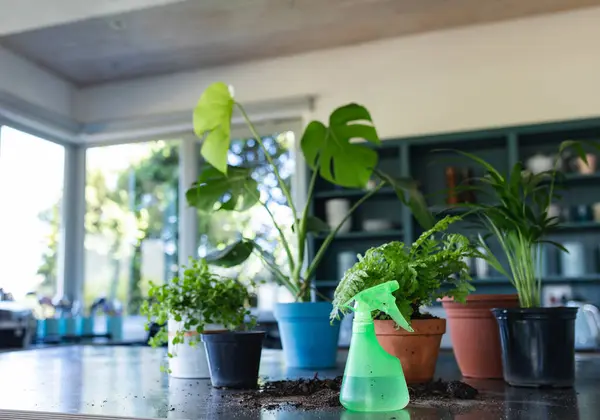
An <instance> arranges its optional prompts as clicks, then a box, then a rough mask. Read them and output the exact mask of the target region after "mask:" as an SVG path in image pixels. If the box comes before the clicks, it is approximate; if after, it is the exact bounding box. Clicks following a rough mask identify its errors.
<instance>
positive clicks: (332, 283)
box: [314, 280, 339, 287]
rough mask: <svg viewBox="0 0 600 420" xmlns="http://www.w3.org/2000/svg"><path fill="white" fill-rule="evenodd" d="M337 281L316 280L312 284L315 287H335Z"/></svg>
mask: <svg viewBox="0 0 600 420" xmlns="http://www.w3.org/2000/svg"><path fill="white" fill-rule="evenodd" d="M338 284H339V281H337V280H317V281H315V282H314V285H315V286H316V287H337V285H338Z"/></svg>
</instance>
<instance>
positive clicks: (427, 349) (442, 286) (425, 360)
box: [331, 216, 479, 383]
mask: <svg viewBox="0 0 600 420" xmlns="http://www.w3.org/2000/svg"><path fill="white" fill-rule="evenodd" d="M458 220H460V216H447V217H445V218H444V219H442V220H440V221H439V222H437V223H436V224H435V225H434V227H433V228H432V229H430V230H428V231H426V232H424V233H423V234H422V235H421V236H420V237H419V238H418V239H417V240H416V241H415V242H414V243H413V244H412V245H410V246H408V245H405V244H403V243H401V242H390V243H387V244H385V245H381V246H379V247H376V248H371V249H369V250H368V251H367V252H366V253H365V255H364V256H359V261H358V262H357V263H356V264H355V265H354V266H353V267H352V268H351V269H350V270H348V271H347V272H346V274H345V275H344V278H343V279H342V281H341V282H340V284H339V285H338V287H337V289H336V290H335V294H334V300H333V305H334V309H333V311H332V313H331V318H332V319H335V318H337V317H338V316H339V313H344V312H347V311H348V308H347V307H346V306H345V304H346V302H348V301H349V300H350V299H351V298H352V296H355V295H356V294H357V293H358V292H360V291H362V290H364V289H367V288H369V287H373V286H376V285H378V284H382V283H385V282H387V281H390V280H396V281H398V283H399V284H400V289H399V290H397V291H396V292H395V293H394V295H395V297H396V305H397V306H398V309H399V310H400V312H401V313H402V315H403V316H404V317H405V318H406V319H407V320H409V321H410V324H411V327H412V328H413V330H414V332H413V333H409V332H404V330H403V329H399V328H398V326H397V325H395V323H394V322H393V321H391V320H390V319H389V317H388V316H387V315H386V314H384V313H374V314H373V315H374V320H375V332H376V334H377V338H378V340H379V343H380V344H381V346H382V347H383V348H384V349H385V350H386V351H387V352H388V353H390V354H393V355H395V356H396V357H398V358H399V359H400V361H401V362H402V367H403V369H404V375H405V377H406V381H407V382H409V383H419V382H427V381H430V380H431V379H432V378H433V374H434V372H435V365H436V361H437V357H438V353H439V349H440V342H441V339H442V335H443V334H444V332H445V331H446V320H445V319H441V318H436V317H433V316H431V315H430V314H427V313H423V312H421V306H422V305H426V304H429V303H432V302H434V301H435V300H436V299H439V298H441V297H444V296H451V297H453V298H454V299H455V300H456V301H458V302H464V300H465V298H466V297H467V295H468V294H469V293H470V292H471V291H472V290H474V288H473V286H472V285H471V284H470V280H471V277H470V275H469V268H468V265H467V264H466V262H465V260H466V259H467V258H471V257H475V256H478V255H479V254H478V251H477V250H476V249H475V248H474V247H473V246H472V245H471V243H470V241H469V240H468V239H467V238H466V237H465V236H463V235H460V234H455V233H445V230H446V229H447V228H448V226H449V225H450V224H452V223H454V222H456V221H458ZM434 235H437V237H435V236H434Z"/></svg>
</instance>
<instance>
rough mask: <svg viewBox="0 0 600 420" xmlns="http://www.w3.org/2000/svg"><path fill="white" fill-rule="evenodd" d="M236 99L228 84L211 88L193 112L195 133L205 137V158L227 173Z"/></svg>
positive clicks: (203, 153)
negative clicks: (232, 117)
mask: <svg viewBox="0 0 600 420" xmlns="http://www.w3.org/2000/svg"><path fill="white" fill-rule="evenodd" d="M233 104H234V100H233V97H232V96H231V94H230V92H229V88H228V87H227V85H226V84H225V83H220V82H219V83H213V84H212V85H210V86H209V87H208V88H207V89H206V90H205V91H204V93H202V96H201V97H200V100H199V101H198V104H197V105H196V108H195V109H194V132H195V133H196V135H197V136H198V137H200V138H204V141H203V143H202V149H201V153H202V156H204V159H206V161H207V162H208V163H210V164H211V165H212V166H214V167H215V168H217V169H218V170H219V171H221V172H222V173H224V174H227V169H228V167H227V151H228V150H229V143H230V142H231V114H232V113H233Z"/></svg>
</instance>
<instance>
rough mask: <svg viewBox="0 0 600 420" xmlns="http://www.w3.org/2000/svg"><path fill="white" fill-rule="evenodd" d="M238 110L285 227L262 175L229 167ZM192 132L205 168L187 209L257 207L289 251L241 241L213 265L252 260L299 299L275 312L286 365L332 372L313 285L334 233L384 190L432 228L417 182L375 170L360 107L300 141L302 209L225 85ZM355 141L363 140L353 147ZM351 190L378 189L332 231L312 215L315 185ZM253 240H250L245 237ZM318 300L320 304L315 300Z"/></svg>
mask: <svg viewBox="0 0 600 420" xmlns="http://www.w3.org/2000/svg"><path fill="white" fill-rule="evenodd" d="M234 110H235V111H236V112H239V114H240V115H241V117H242V118H243V119H244V121H245V122H246V125H247V126H248V129H249V130H250V132H251V133H252V137H253V139H252V141H253V142H256V144H258V146H259V148H260V151H261V153H262V154H264V158H265V159H266V161H267V162H268V164H269V170H270V173H269V177H268V178H270V180H274V183H276V185H277V187H278V188H279V189H280V190H281V193H282V195H283V196H284V197H285V201H286V205H287V206H288V207H289V209H290V211H291V213H292V215H293V216H292V217H291V220H292V221H291V223H288V225H285V224H284V223H282V222H281V219H279V220H278V219H277V218H276V217H275V215H274V214H273V212H272V211H271V209H270V208H269V206H268V204H267V203H266V202H265V200H264V199H263V198H261V193H260V189H259V184H260V183H261V182H267V181H266V178H267V177H265V176H264V174H263V177H262V178H261V177H258V176H256V173H255V172H253V168H251V167H242V166H232V165H230V164H229V160H228V153H229V149H230V144H231V118H232V115H233V113H234ZM194 130H195V133H196V135H197V136H198V137H200V138H201V139H202V140H203V144H202V148H201V153H202V156H203V158H204V159H205V160H206V162H207V166H206V168H205V169H204V170H203V171H202V173H201V174H200V176H199V178H198V181H197V182H196V183H194V184H193V185H192V186H191V188H190V189H189V190H188V191H187V192H186V198H187V202H188V204H189V205H191V206H193V207H196V208H197V209H198V210H199V211H200V212H204V213H212V212H215V211H227V212H243V211H245V210H248V209H249V208H251V207H253V206H255V205H256V204H260V205H262V206H263V207H264V208H265V210H266V211H265V213H266V215H268V217H269V218H270V223H272V224H273V226H274V227H275V230H276V232H277V235H278V240H279V242H280V245H281V247H282V248H283V250H284V255H285V259H284V261H283V262H281V261H277V260H276V259H275V258H274V256H273V255H272V253H269V252H267V251H265V249H263V247H261V246H260V244H259V243H257V241H254V240H252V239H250V238H247V237H244V235H243V233H240V235H239V240H238V241H236V242H234V243H232V244H229V245H228V246H227V247H226V248H225V249H223V250H221V251H219V252H218V253H217V254H213V255H209V256H207V260H208V261H209V262H210V263H212V264H217V265H221V266H225V267H232V266H236V265H238V264H241V263H243V262H244V261H245V260H246V259H247V258H248V257H249V256H250V255H252V254H255V255H257V256H258V258H260V260H261V261H262V262H263V263H264V265H265V267H267V268H268V269H269V271H270V272H271V273H272V277H273V279H274V280H275V281H276V282H277V283H278V284H280V285H282V286H285V287H286V288H287V289H288V290H289V292H290V293H291V295H292V296H293V297H294V300H295V302H293V303H279V304H277V305H276V307H275V317H276V319H277V321H278V326H279V331H280V335H281V341H282V346H283V351H284V357H285V361H286V364H287V366H288V367H296V368H311V369H317V368H327V367H332V366H335V364H336V352H337V343H338V335H339V323H333V324H331V323H330V322H329V313H330V312H331V310H332V309H333V307H332V305H331V303H330V302H329V301H327V300H326V299H325V298H324V296H321V295H319V294H318V293H317V292H316V290H315V289H314V287H312V279H313V278H314V275H315V270H316V269H317V267H318V265H319V264H320V263H321V261H322V259H323V257H324V255H325V252H326V250H327V248H328V247H329V245H330V244H331V242H332V240H333V239H334V237H335V235H336V234H337V232H338V231H339V230H340V229H341V228H342V226H343V225H344V223H345V222H346V221H347V220H349V218H350V217H351V214H352V213H353V212H354V211H355V210H356V209H357V208H358V207H359V206H360V205H361V204H362V203H363V202H365V201H366V200H367V199H369V197H371V196H373V195H374V194H376V193H377V192H378V191H379V190H380V189H381V188H383V187H385V186H391V187H393V188H394V189H395V191H396V193H397V195H398V197H399V199H400V200H401V201H402V202H403V203H405V204H406V205H408V206H410V207H411V209H412V211H413V214H414V215H415V218H417V220H418V221H420V222H421V223H422V224H425V225H427V224H429V225H432V224H433V221H432V217H431V214H430V213H429V211H428V210H427V206H426V204H425V200H424V199H423V197H422V195H421V194H420V193H419V191H418V189H417V187H416V184H415V182H413V181H412V180H409V179H397V178H394V177H392V176H389V175H388V174H386V173H384V172H382V171H380V170H379V169H378V168H377V164H378V153H377V151H376V150H374V148H373V147H367V146H366V144H365V143H370V145H371V146H377V145H379V144H380V139H379V136H378V134H377V130H376V129H375V127H374V125H373V122H372V119H371V115H370V114H369V111H368V110H367V109H366V108H365V107H363V106H361V105H358V104H354V103H352V104H347V105H344V106H342V107H340V108H337V109H336V110H334V111H333V112H332V113H331V115H330V117H329V121H328V123H327V124H324V123H322V122H320V121H312V122H310V123H309V124H308V125H307V126H306V128H305V130H304V133H303V135H302V137H301V140H300V147H301V149H302V153H303V155H304V158H305V161H306V163H307V164H308V166H309V167H310V169H311V176H310V181H309V184H308V191H307V200H306V204H305V205H304V206H303V207H302V208H298V207H297V206H296V203H295V202H294V200H293V199H292V194H291V188H290V186H289V185H288V183H287V182H286V181H285V180H284V179H283V177H282V175H281V173H280V170H279V168H278V166H277V165H276V164H275V162H274V160H273V157H272V156H271V152H270V151H269V148H268V147H267V146H266V145H265V143H264V141H263V139H262V138H261V136H260V134H259V133H258V132H257V129H256V127H255V125H254V124H253V123H252V122H251V121H250V118H249V117H248V115H247V113H246V111H245V109H244V107H243V106H242V105H241V104H239V103H238V102H236V101H235V99H234V97H233V96H232V94H231V92H230V89H229V87H228V86H227V85H225V84H224V83H215V84H212V85H210V86H209V87H208V88H207V89H206V90H205V91H204V93H203V94H202V96H201V98H200V100H199V102H198V104H197V106H196V108H195V110H194ZM354 140H362V142H360V141H359V142H356V141H354ZM318 179H321V180H322V181H324V182H329V183H331V184H334V185H336V186H340V187H346V188H360V189H365V188H366V186H367V184H368V183H369V181H372V180H376V185H375V186H374V187H373V188H371V189H369V190H365V193H364V195H363V196H362V197H360V198H358V199H357V200H356V202H355V203H354V204H353V205H352V206H350V207H349V208H348V209H347V210H346V211H345V214H344V215H343V217H338V220H337V223H336V224H335V225H334V226H329V225H328V224H327V223H325V222H324V221H323V220H320V219H318V218H317V217H315V216H313V215H311V214H310V207H309V206H310V202H311V199H312V197H313V193H314V190H315V185H316V183H317V180H318ZM310 233H323V234H326V236H325V238H324V240H323V241H322V243H321V246H320V248H319V249H317V250H315V251H316V252H315V254H314V258H312V259H311V260H310V261H307V239H308V235H309V234H310ZM247 236H249V235H247ZM317 299H320V301H315V300H317Z"/></svg>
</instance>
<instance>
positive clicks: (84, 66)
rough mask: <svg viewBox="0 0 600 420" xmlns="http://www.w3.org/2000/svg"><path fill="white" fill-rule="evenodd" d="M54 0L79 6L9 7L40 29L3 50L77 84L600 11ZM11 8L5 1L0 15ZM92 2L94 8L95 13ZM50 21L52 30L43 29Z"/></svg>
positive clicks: (444, 2)
mask: <svg viewBox="0 0 600 420" xmlns="http://www.w3.org/2000/svg"><path fill="white" fill-rule="evenodd" d="M44 1H45V2H48V3H50V2H49V0H44ZM52 1H53V2H54V3H63V6H64V7H67V6H66V5H68V4H71V5H72V6H73V9H68V10H69V13H67V14H65V15H63V16H62V18H60V17H56V19H55V20H52V15H48V16H49V17H48V16H46V15H43V13H35V14H29V15H31V16H29V15H28V14H27V13H24V12H25V11H26V9H27V7H26V6H27V5H28V6H29V10H33V9H34V7H33V3H35V4H36V5H39V4H40V1H39V0H15V1H13V2H11V3H18V4H19V5H22V6H23V8H24V9H23V10H21V8H20V7H19V8H18V10H19V13H21V15H22V18H21V19H20V20H19V19H13V22H12V26H11V21H10V19H8V20H9V22H8V24H6V21H7V17H6V16H4V17H2V16H3V15H0V27H4V24H6V25H7V26H6V27H7V28H9V29H10V28H11V27H12V28H18V25H17V26H15V24H14V21H17V20H19V22H20V23H21V26H20V27H21V29H26V28H28V27H31V26H32V25H36V24H37V25H39V26H44V27H43V28H40V29H34V30H28V31H24V32H20V33H16V34H12V35H8V36H3V37H0V44H1V45H3V46H4V47H6V48H8V49H11V50H13V51H14V52H16V53H17V54H20V55H22V56H24V57H26V58H28V59H30V60H32V61H34V62H36V63H38V64H40V65H42V66H43V67H45V68H47V69H49V70H51V71H52V72H54V73H56V74H58V75H60V76H61V77H63V78H66V79H67V80H69V81H71V82H73V83H74V84H76V85H78V86H88V85H93V84H98V83H103V82H107V81H113V80H122V79H131V78H136V77H143V76H149V75H156V74H164V73H170V72H176V71H182V70H187V69H192V68H202V67H214V66H219V65H227V64H232V63H239V62H243V61H249V60H255V59H262V58H268V57H274V56H281V55H290V54H296V53H301V52H305V51H310V50H315V49H324V48H332V47H337V46H343V45H350V44H356V43H361V42H368V41H372V40H376V39H380V38H386V37H394V36H400V35H407V34H412V33H418V32H425V31H433V30H439V29H443V28H450V27H457V26H462V25H471V24H477V23H484V22H492V21H498V20H504V19H511V18H518V17H523V16H530V15H535V14H541V13H550V12H557V11H563V10H568V9H573V8H580V7H586V6H592V5H598V4H600V0H527V1H523V0H327V1H325V0H118V1H117V0H94V2H89V1H87V0H86V1H85V4H86V6H88V7H87V8H86V9H85V10H84V8H82V7H81V6H79V8H75V6H74V5H75V4H82V3H84V2H83V1H81V0H52ZM6 2H7V0H0V10H2V9H3V8H2V7H1V6H2V5H3V3H6ZM92 4H95V5H96V7H89V6H90V5H92ZM117 4H120V8H119V7H117ZM38 9H39V8H38ZM107 12H108V13H110V14H108V15H107ZM117 12H118V13H117ZM115 13H116V14H115ZM34 17H35V19H38V20H37V23H36V22H35V19H34ZM26 18H31V19H30V21H28V20H27V19H26ZM61 19H62V20H61ZM49 24H54V26H50V27H46V26H47V25H49ZM13 30H14V29H13ZM1 33H2V32H0V34H1ZM4 33H6V30H5V32H4ZM359 59H360V57H357V60H359Z"/></svg>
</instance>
